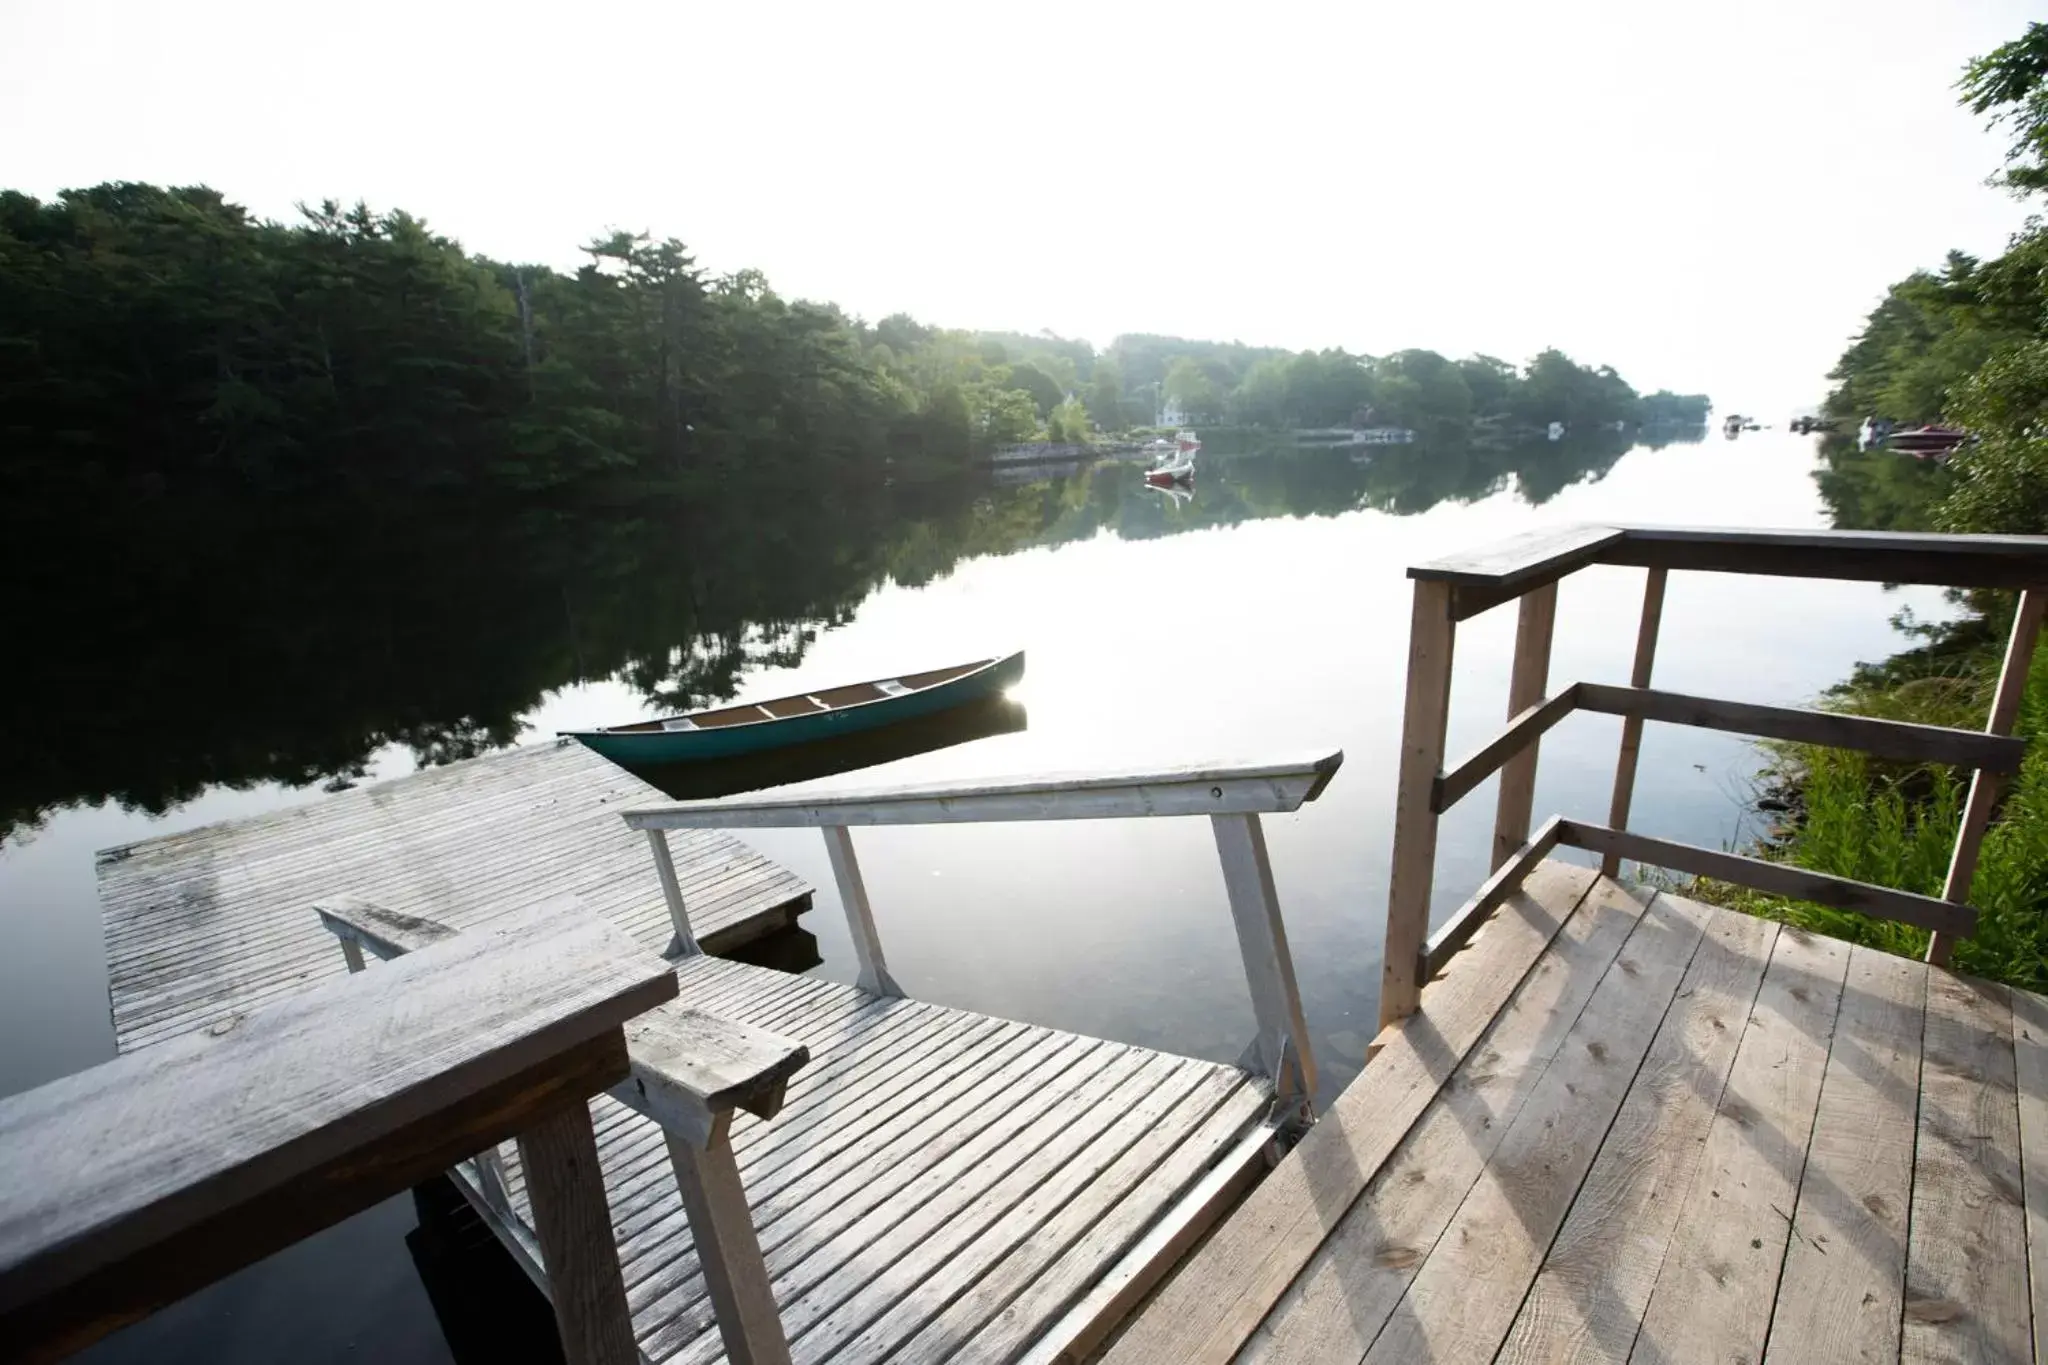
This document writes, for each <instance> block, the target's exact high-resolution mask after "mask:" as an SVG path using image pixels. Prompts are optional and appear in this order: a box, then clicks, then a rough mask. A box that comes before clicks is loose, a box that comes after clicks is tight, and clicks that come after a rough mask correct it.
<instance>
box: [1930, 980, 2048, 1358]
mask: <svg viewBox="0 0 2048 1365" xmlns="http://www.w3.org/2000/svg"><path fill="white" fill-rule="evenodd" d="M1920 1074H1921V1079H1920V1126H1919V1133H1918V1136H1917V1139H1916V1144H1915V1148H1914V1159H1913V1213H1912V1233H1911V1236H1910V1238H1909V1240H1908V1243H1907V1249H1906V1305H1905V1325H1904V1331H1903V1334H1902V1338H1901V1341H1900V1353H1899V1354H1900V1359H1901V1360H1902V1361H1904V1362H1908V1365H1917V1362H1922V1361H1928V1362H1931V1361H1959V1360H1960V1361H1986V1362H1988V1361H2010V1360H2023V1359H2025V1358H2026V1357H2027V1356H2028V1355H2029V1354H2030V1353H2031V1352H2032V1351H2033V1332H2032V1329H2031V1326H2030V1320H2031V1312H2032V1310H2031V1306H2030V1305H2031V1296H2030V1294H2029V1291H2028V1288H2027V1229H2026V1216H2025V1211H2024V1207H2023V1202H2024V1199H2025V1194H2024V1189H2023V1184H2022V1178H2021V1175H2020V1165H2019V1111H2018V1105H2017V1100H2016V1098H2015V1092H2014V1082H2015V1076H2014V1070H2013V1033H2012V1004H2011V1000H2010V997H2009V995H2008V994H2007V991H2006V988H2005V987H2003V986H1997V985H1993V984H1991V983H1989V982H1985V981H1975V980H1971V979H1969V978H1966V977H1959V976H1955V975H1953V974H1952V973H1949V972H1946V971H1943V970H1941V969H1940V968H1930V969H1929V970H1928V973H1927V1031H1926V1036H1925V1042H1924V1051H1923V1054H1922V1059H1921V1067H1920Z"/></svg>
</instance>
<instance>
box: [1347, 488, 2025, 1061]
mask: <svg viewBox="0 0 2048 1365" xmlns="http://www.w3.org/2000/svg"><path fill="white" fill-rule="evenodd" d="M1600 564H1604V565H1632V566H1636V567H1639V568H1645V569H1647V570H1648V575H1647V578H1646V580H1645V583H1644V591H1643V610H1642V621H1641V627H1640V629H1639V631H1638V634H1637V640H1636V652H1635V660H1634V665H1633V668H1632V669H1631V672H1630V678H1629V683H1630V685H1629V686H1627V687H1615V686H1610V685H1607V684H1602V683H1593V682H1575V683H1572V684H1570V685H1568V686H1566V687H1564V688H1562V689H1560V690H1559V691H1557V692H1555V693H1552V694H1550V695H1548V696H1546V695H1545V689H1546V686H1547V684H1548V674H1549V668H1550V640H1551V635H1552V632H1553V629H1554V623H1555V615H1556V602H1557V585H1558V582H1559V580H1561V579H1562V578H1564V577H1565V576H1566V575H1568V574H1571V573H1574V572H1576V571H1577V570H1579V569H1582V568H1585V567H1587V566H1589V565H1600ZM1674 569H1693V570H1706V571H1711V572H1722V573H1750V574H1772V575H1786V576H1801V577H1813V578H1830V579H1847V580H1860V581H1880V582H1916V583H1935V584H1942V585H1945V586H1951V587H1979V588H2014V587H2016V588H2020V589H2022V594H2021V598H2020V607H2019V611H2018V612H2017V614H2016V616H2015V619H2014V623H2013V633H2012V638H2011V640H2010V641H2009V643H2008V646H2007V650H2006V657H2005V664H2004V667H2003V669H2002V671H2001V675H2000V679H1999V687H1998V693H1997V697H1996V699H1995V700H1994V702H1993V704H1992V708H1991V716H1990V719H1989V722H1988V724H1987V725H1986V727H1985V729H1984V730H1983V731H1981V732H1980V731H1967V730H1958V729H1951V728H1948V727H1944V726H1935V725H1916V724H1909V723H1906V722H1902V721H1892V720H1883V719H1879V718H1876V717H1868V716H1853V715H1845V714H1840V713H1836V712H1829V711H1813V710H1804V709H1800V708H1796V707H1783V706H1764V705H1758V704H1756V703H1752V702H1733V701H1722V700H1719V699H1717V698H1712V697H1695V696H1688V695H1685V694H1683V693H1677V692H1667V691H1661V690H1658V689H1656V688H1652V687H1651V686H1650V673H1651V668H1652V664H1653V661H1654V659H1655V655H1656V647H1657V636H1658V630H1659V625H1660V622H1661V619H1662V613H1663V604H1664V587H1665V580H1666V577H1667V575H1668V574H1669V573H1670V571H1672V570H1674ZM1408 573H1409V577H1410V578H1412V579H1414V580H1415V607H1414V615H1413V618H1412V622H1411V627H1410V633H1409V647H1408V648H1409V653H1408V699H1407V711H1406V715H1405V718H1404V720H1403V729H1402V737H1401V770H1400V784H1399V788H1398V791H1397V796H1396V802H1395V818H1394V857H1393V874H1392V876H1391V878H1390V879H1389V888H1388V900H1387V933H1386V948H1385V958H1384V965H1383V969H1382V982H1381V992H1380V1022H1381V1024H1382V1025H1385V1024H1390V1023H1393V1022H1395V1021H1397V1020H1399V1019H1401V1018H1403V1017H1405V1016H1406V1015H1408V1014H1411V1013H1413V1012H1414V1010H1415V1008H1416V1006H1417V1004H1418V1002H1419V1000H1420V996H1421V990H1422V985H1423V983H1424V982H1426V981H1427V980H1428V979H1429V978H1430V976H1431V975H1433V974H1434V973H1435V972H1436V971H1438V970H1440V969H1441V968H1442V966H1443V965H1444V963H1445V962H1446V961H1448V959H1449V956H1450V954H1451V953H1453V952H1455V951H1456V949H1457V946H1458V944H1459V943H1461V942H1462V941H1463V939H1464V937H1465V936H1466V935H1468V934H1469V933H1470V932H1471V931H1472V929H1473V928H1474V927H1476V924H1477V921H1478V920H1479V919H1481V918H1483V917H1484V916H1485V914H1487V913H1489V912H1490V911H1491V909H1492V908H1493V907H1494V906H1495V905H1497V904H1498V903H1499V902H1500V901H1501V900H1502V899H1504V898H1505V897H1506V896H1507V895H1508V894H1509V893H1510V892H1512V891H1513V889H1514V887H1515V886H1517V885H1519V884H1520V881H1521V878H1522V876H1523V875H1525V874H1526V873H1527V871H1528V870H1529V869H1530V868H1531V867H1533V866H1535V864H1536V863H1537V862H1539V861H1540V860H1541V859H1542V857H1543V856H1544V854H1545V853H1547V852H1548V851H1549V849H1550V848H1551V847H1552V846H1554V845H1556V844H1559V843H1562V844H1565V845H1567V846H1572V847H1578V848H1584V849H1589V850H1592V851H1594V852H1598V853H1600V854H1601V872H1602V873H1603V874H1604V875H1607V876H1614V875H1615V874H1616V873H1618V872H1619V871H1620V865H1621V860H1622V859H1623V858H1625V857H1626V858H1630V859H1633V860H1635V861H1639V862H1644V861H1647V862H1650V863H1653V864H1655V865H1659V866H1664V867H1669V868H1673V869H1674V870H1678V871H1689V872H1693V873H1695V874H1699V875H1709V876H1716V877H1721V878H1723V879H1725V880H1730V881H1735V882H1738V883H1740V884H1743V885H1747V886H1751V887H1754V888H1756V889H1759V890H1765V891H1770V892H1773V893H1777V894H1784V895H1792V896H1796V897H1798V898H1800V899H1805V900H1813V901H1818V902H1821V903H1823V904H1828V905H1836V906H1841V907H1843V908H1847V909H1852V910H1857V911H1860V912H1863V913H1867V914H1877V915H1882V916H1885V917H1887V918H1891V919H1896V920H1901V921H1903V922H1906V923H1910V924H1914V925H1918V926H1920V927H1922V928H1926V929H1930V930H1932V931H1933V937H1932V939H1931V940H1930V942H1929V945H1928V960H1929V961H1931V962H1937V963H1939V962H1946V961H1947V960H1948V957H1949V954H1950V952H1951V951H1952V948H1953V942H1954V939H1955V937H1956V936H1957V935H1959V934H1967V933H1969V932H1971V931H1972V930H1973V929H1974V927H1975V923H1976V912H1975V911H1974V910H1972V909H1971V908H1970V907H1969V906H1968V904H1967V901H1968V899H1969V891H1970V882H1971V876H1972V873H1973V872H1974V870H1975V867H1976V860H1977V850H1978V847H1979V845H1980V843H1981V841H1982V839H1983V836H1984V829H1985V826H1986V825H1987V823H1988V822H1989V819H1990V812H1991V806H1992V804H1993V803H1994V801H1995V800H1996V797H1997V792H1998V789H1999V784H2000V783H2001V782H2002V781H2003V780H2004V779H2005V778H2006V777H2008V776H2009V775H2011V774H2012V773H2014V772H2016V771H2017V770H2018V768H2019V764H2020V760H2021V758H2022V756H2023V755H2024V753H2025V747H2026V746H2025V743H2024V742H2023V741H2021V740H2018V739H2015V738H2012V734H2011V732H2012V728H2013V725H2014V722H2015V720H2016V718H2017V714H2018V709H2019V699H2020V697H2021V695H2022V693H2023V692H2024V689H2025V683H2026V677H2027V667H2028V662H2029V660H2030V659H2031V657H2032V655H2033V650H2034V645H2035V642H2036V640H2037V638H2038V636H2039V632H2040V628H2041V623H2042V617H2043V615H2044V609H2048V592H2044V589H2048V537H2040V536H1945V535H1918V534H1899V533H1894V532H1872V531H1762V530H1724V529H1717V528H1711V527H1670V526H1620V525H1594V526H1565V527H1556V528H1546V529H1543V530H1540V531H1535V532H1530V533H1528V534H1525V535H1522V536H1518V537H1515V538H1514V539H1512V540H1509V541H1505V542H1502V543H1500V544H1497V545H1495V546H1492V547H1489V548H1486V549H1482V550H1478V551H1475V552H1471V553H1467V554H1460V555H1453V556H1449V557H1446V558H1443V559H1438V560H1434V561H1431V562H1429V563H1427V564H1419V565H1416V566H1414V567H1412V568H1411V569H1409V571H1408ZM1517 598H1519V599H1520V600H1521V619H1520V623H1519V626H1518V629H1517V631H1516V636H1515V661H1514V668H1513V675H1512V678H1511V680H1510V684H1509V696H1508V711H1509V716H1508V722H1507V725H1506V728H1505V729H1503V730H1502V731H1501V732H1500V733H1499V734H1498V735H1496V736H1495V737H1494V738H1493V739H1491V740H1489V741H1488V742H1487V743H1486V744H1485V745H1483V746H1481V747H1480V748H1479V749H1478V750H1477V751H1476V752H1474V753H1473V754H1472V755H1471V756H1470V757H1468V758H1467V759H1465V760H1464V761H1463V762H1462V763H1459V764H1457V765H1456V766H1455V767H1453V768H1452V769H1450V770H1449V771H1448V772H1446V771H1443V770H1442V767H1441V764H1442V762H1443V757H1444V739H1445V735H1446V732H1447V721H1448V704H1449V696H1450V684H1451V673H1450V670H1451V658H1452V642H1453V640H1454V638H1455V635H1456V630H1457V623H1458V622H1459V621H1461V620H1464V619H1466V618H1468V617H1471V616H1474V615H1476V614H1478V613H1479V612H1482V611H1485V610H1487V609H1488V608H1491V607H1494V606H1498V605H1500V604H1502V603H1504V602H1509V601H1513V600H1515V599H1517ZM1575 711H1592V712H1603V713H1606V714H1610V715H1618V716H1621V717H1623V727H1622V741H1621V750H1620V753H1619V755H1618V757H1617V759H1616V763H1615V779H1614V796H1613V802H1612V808H1611V811H1610V813H1609V816H1608V824H1606V825H1592V824H1585V823H1580V822H1573V821H1560V820H1553V821H1551V822H1550V823H1549V824H1547V825H1546V826H1544V828H1543V829H1542V830H1541V831H1539V832H1538V833H1537V834H1536V836H1535V837H1533V838H1532V837H1531V835H1530V830H1529V825H1530V818H1531V815H1532V810H1531V807H1532V804H1533V791H1534V786H1535V771H1536V761H1537V754H1538V743H1539V741H1540V738H1541V736H1542V735H1543V733H1544V732H1545V731H1547V730H1549V729H1550V728H1551V727H1552V726H1554V725H1556V724H1557V723H1558V722H1559V721H1560V720H1563V719H1564V718H1565V717H1566V716H1568V715H1570V714H1572V713H1573V712H1575ZM1647 720H1655V721H1660V722H1666V723H1673V724H1680V725H1692V726H1699V727H1704V728H1708V729H1717V730H1727V731H1733V732H1736V733H1739V734H1748V735H1755V736H1758V737H1761V738H1766V739H1779V740H1789V741H1793V742H1798V743H1811V744H1824V745H1829V746H1832V747H1837V748H1848V749H1856V750H1860V751H1862V752H1865V753H1870V754H1875V755H1879V756H1881V757H1887V758H1893V759H1901V760H1906V761H1912V762H1932V763H1948V764H1956V765H1960V766H1964V767H1968V768H1971V769H1973V770H1974V771H1973V775H1972V778H1971V783H1970V795H1969V800H1968V803H1967V804H1966V806H1965V808H1964V813H1963V821H1962V828H1961V830H1960V831H1959V832H1958V834H1957V838H1956V846H1955V852H1954V856H1953V858H1952V860H1951V862H1950V865H1949V875H1948V878H1947V881H1946V884H1945V885H1944V887H1943V891H1942V896H1941V898H1940V899H1939V900H1936V899H1935V898H1933V897H1929V896H1919V895H1914V894H1912V893H1909V892H1904V891H1895V890H1890V889H1887V888H1884V887H1874V886H1869V885H1867V884H1865V883H1862V882H1855V881H1851V880H1849V879H1846V878H1841V877H1829V876H1824V875H1822V874H1819V873H1811V872H1806V871H1803V870H1801V869H1796V868H1789V867H1786V866H1785V865H1783V864H1778V863H1769V862H1765V861H1763V860H1760V859H1755V858H1747V857H1742V856H1740V855H1736V854H1732V853H1722V852H1716V851H1714V850H1711V849H1699V848H1694V847H1692V846H1690V845H1685V844H1676V843H1671V842H1669V841H1666V840H1658V839H1650V838H1647V837H1646V836H1643V835H1640V834H1634V833H1631V832H1630V831H1629V830H1628V829H1627V823H1628V813H1629V807H1630V805H1631V803H1632V801H1633V796H1634V787H1635V770H1636V758H1637V753H1638V751H1639V747H1640V744H1641V739H1642V727H1643V723H1644V722H1645V721H1647ZM1497 771H1498V772H1501V773H1502V777H1501V783H1500V797H1499V809H1498V811H1497V813H1496V815H1495V823H1494V838H1493V859H1492V866H1493V868H1494V875H1493V876H1491V877H1489V878H1488V880H1487V882H1486V884H1485V885H1484V886H1483V887H1482V888H1481V889H1480V892H1479V894H1478V895H1477V896H1475V897H1474V898H1473V900H1471V901H1469V902H1467V904H1466V905H1465V907H1464V908H1463V909H1461V910H1460V911H1459V912H1458V913H1457V914H1456V915H1454V916H1453V917H1452V920H1451V922H1450V923H1448V924H1446V925H1445V926H1443V927H1442V928H1440V929H1439V930H1438V931H1437V932H1436V933H1435V934H1434V935H1431V934H1429V933H1428V932H1427V931H1428V921H1429V902H1430V890H1431V885H1432V882H1433V880H1434V863H1435V857H1436V833H1437V818H1438V816H1439V815H1441V814H1442V813H1443V812H1444V811H1446V810H1448V809H1449V808H1450V807H1451V806H1452V805H1454V804H1456V803H1457V802H1458V801H1459V800H1460V799H1462V798H1463V797H1465V796H1466V795H1468V794H1470V792H1471V791H1472V790H1473V789H1474V788H1475V787H1477V786H1478V785H1479V784H1480V783H1481V782H1483V781H1484V780H1485V779H1486V778H1487V777H1489V776H1490V775H1492V774H1493V773H1494V772H1497Z"/></svg>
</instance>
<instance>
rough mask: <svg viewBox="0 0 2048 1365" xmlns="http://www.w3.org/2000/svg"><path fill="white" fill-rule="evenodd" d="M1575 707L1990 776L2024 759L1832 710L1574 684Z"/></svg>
mask: <svg viewBox="0 0 2048 1365" xmlns="http://www.w3.org/2000/svg"><path fill="white" fill-rule="evenodd" d="M1579 709H1580V710H1581V711H1598V712H1600V713H1602V714H1605V715H1610V716H1627V717H1629V718H1631V719H1633V720H1656V721H1665V722H1668V723H1670V724H1672V725H1691V726H1696V727H1698V728H1700V729H1704V730H1726V731H1730V732H1732V733H1734V734H1738V735H1755V736H1757V737H1758V738H1760V739H1782V740H1789V741H1791V742H1792V743H1795V744H1824V745H1828V746H1829V747H1831V748H1836V749H1857V750H1860V751H1862V752H1863V753H1866V754H1875V755H1876V756H1878V757H1879V758H1895V759H1900V760H1903V761H1905V762H1908V763H1954V764H1958V765H1961V766H1964V767H1971V768H1981V769H1987V770H1989V771H1991V772H1997V773H2011V772H2017V771H2019V766H2020V760H2021V759H2022V758H2023V757H2025V756H2026V751H2027V745H2026V741H2025V740H2019V739H2012V738H2009V737H2007V736H2004V735H1999V734H1982V733H1979V732H1977V731H1975V730H1951V729H1949V728H1948V727H1947V726H1942V725H1915V724H1912V723H1910V722H1907V721H1900V720H1879V719H1877V718H1876V717H1873V716H1850V715H1843V714H1841V713H1839V712H1835V711H1808V710H1804V709H1802V708H1799V707H1793V706H1759V705H1757V704H1755V703H1753V702H1744V701H1722V700H1720V699H1718V698H1715V697H1694V696H1687V695H1686V694H1684V693H1682V692H1659V691H1657V690H1655V689H1653V688H1647V687H1610V686H1607V685H1606V684H1604V683H1581V684H1579Z"/></svg>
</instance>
